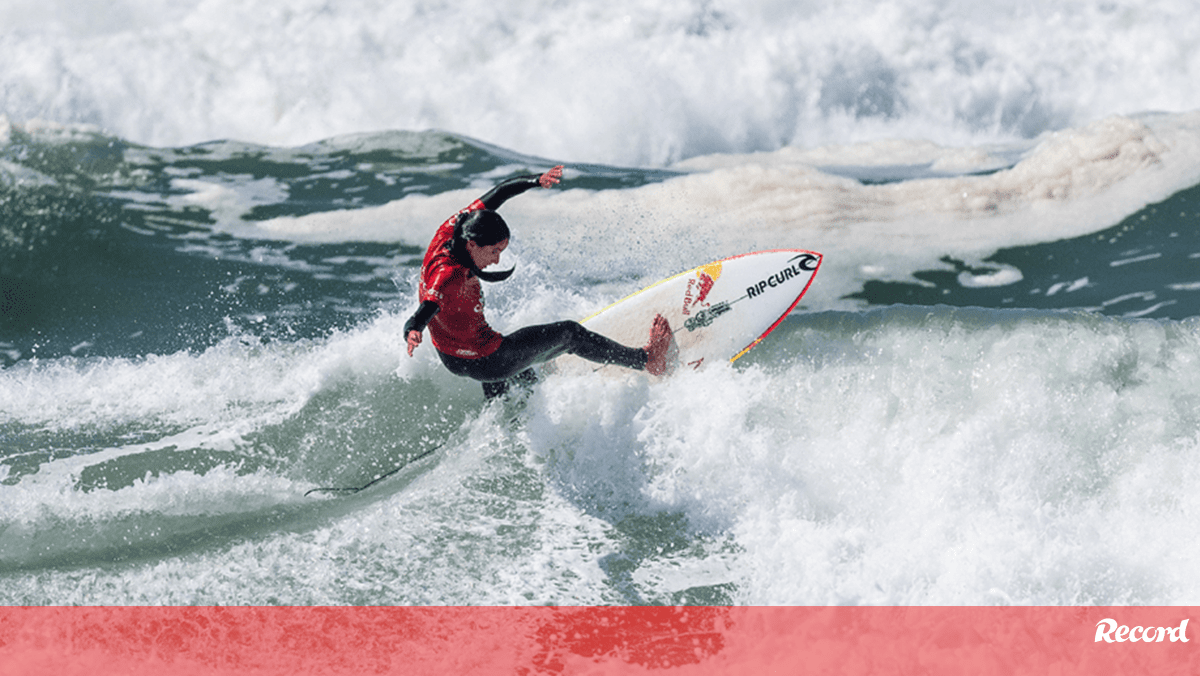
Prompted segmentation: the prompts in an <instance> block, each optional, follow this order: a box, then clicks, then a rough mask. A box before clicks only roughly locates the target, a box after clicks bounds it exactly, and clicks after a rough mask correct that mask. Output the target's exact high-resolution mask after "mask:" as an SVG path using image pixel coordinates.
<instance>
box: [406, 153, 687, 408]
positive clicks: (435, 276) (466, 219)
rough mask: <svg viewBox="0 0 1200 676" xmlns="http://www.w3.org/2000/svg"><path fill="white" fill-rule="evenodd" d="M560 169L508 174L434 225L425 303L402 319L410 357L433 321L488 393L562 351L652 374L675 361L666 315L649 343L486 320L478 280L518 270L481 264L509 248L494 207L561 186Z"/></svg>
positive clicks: (453, 366) (453, 367)
mask: <svg viewBox="0 0 1200 676" xmlns="http://www.w3.org/2000/svg"><path fill="white" fill-rule="evenodd" d="M562 169H563V168H562V166H557V167H554V168H553V169H551V170H549V171H547V172H546V173H544V174H540V175H538V174H533V175H530V176H518V177H516V178H511V179H508V180H507V181H504V182H503V183H501V184H499V185H497V186H496V187H494V188H492V189H491V190H489V191H488V192H487V194H485V195H484V196H483V197H480V198H479V199H477V200H475V201H474V202H472V203H471V204H470V205H468V206H467V207H466V208H465V209H462V210H461V211H459V212H458V213H457V214H455V215H454V216H451V217H450V218H449V219H447V220H446V222H444V223H442V225H441V226H440V227H439V228H438V229H437V232H435V233H434V235H433V240H432V241H431V242H430V243H429V248H428V250H426V252H425V258H424V260H423V262H422V263H421V283H420V287H419V289H418V294H419V299H420V305H419V306H418V307H417V310H416V312H415V313H413V316H412V317H411V318H409V320H408V321H407V322H406V323H405V325H404V336H405V341H406V342H407V344H408V356H410V357H411V356H413V350H415V349H416V348H417V346H419V345H420V344H421V342H422V335H423V333H424V331H425V329H426V328H428V329H429V337H430V339H431V341H432V342H433V347H434V349H436V350H437V353H438V357H439V358H440V359H441V360H442V364H444V365H445V366H446V368H447V369H448V370H449V371H450V372H451V373H453V374H455V375H458V376H464V377H467V378H473V379H475V380H478V381H480V382H481V383H483V393H484V396H486V397H487V398H489V399H491V398H493V397H496V396H499V395H501V394H503V393H505V392H506V391H507V390H508V381H509V380H510V379H515V380H517V381H519V382H523V383H532V382H535V381H536V380H537V376H536V375H535V374H534V372H533V369H532V367H533V366H534V365H536V364H541V363H544V362H547V361H550V360H551V359H554V358H555V357H558V356H559V355H562V354H573V355H576V356H578V357H581V358H583V359H587V360H589V361H592V362H596V363H598V364H615V365H618V366H624V367H625V368H630V369H634V370H639V371H640V370H645V371H647V372H649V373H650V374H652V375H664V374H666V373H668V372H669V371H670V370H671V368H673V366H674V362H675V357H676V355H677V354H678V348H677V347H676V345H675V338H674V335H673V334H672V331H671V327H670V325H669V324H668V322H667V320H666V319H665V318H664V317H663V316H662V315H658V316H656V317H655V318H654V321H653V323H652V324H651V327H650V336H649V341H648V342H647V344H646V346H645V347H628V346H625V345H622V344H620V343H617V342H615V341H613V340H610V339H608V338H605V337H604V336H601V335H600V334H598V333H594V332H592V331H589V330H587V329H586V328H584V327H583V325H582V324H580V323H579V322H575V321H569V320H567V321H560V322H554V323H551V324H539V325H536V326H527V327H525V328H522V329H518V330H517V331H514V332H512V333H510V334H508V335H501V334H499V333H497V332H496V331H495V330H493V329H492V327H491V326H489V325H488V323H487V319H486V318H485V317H484V315H483V308H484V303H483V286H482V284H481V283H480V281H481V280H482V281H485V282H499V281H503V280H505V279H508V278H509V276H511V275H512V273H513V269H509V270H503V271H499V272H486V271H485V270H484V268H487V267H488V266H491V265H494V264H495V263H498V262H499V261H500V254H501V253H502V252H503V251H504V250H505V249H506V248H507V247H508V240H509V236H510V233H509V229H508V224H507V223H505V222H504V219H503V218H501V217H500V214H498V213H496V210H497V209H499V208H500V206H501V205H502V204H504V203H505V202H507V201H508V200H509V199H510V198H512V197H515V196H517V195H520V194H521V193H523V192H525V191H526V190H529V189H531V188H535V187H538V186H541V187H542V188H550V187H552V186H554V185H556V184H557V183H558V182H559V181H560V180H561V179H562Z"/></svg>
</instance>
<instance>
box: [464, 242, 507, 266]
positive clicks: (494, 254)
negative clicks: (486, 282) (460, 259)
mask: <svg viewBox="0 0 1200 676" xmlns="http://www.w3.org/2000/svg"><path fill="white" fill-rule="evenodd" d="M507 248H508V240H507V239H502V240H500V241H499V242H496V243H495V244H491V245H488V246H479V245H478V244H476V243H475V242H472V241H471V240H467V253H468V254H470V255H471V260H472V261H474V262H475V267H477V268H479V269H480V270H482V269H484V268H486V267H487V266H489V265H495V264H496V263H499V262H500V254H501V253H503V252H504V250H505V249H507Z"/></svg>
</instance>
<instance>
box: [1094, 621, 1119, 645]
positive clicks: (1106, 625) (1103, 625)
mask: <svg viewBox="0 0 1200 676" xmlns="http://www.w3.org/2000/svg"><path fill="white" fill-rule="evenodd" d="M1116 628H1117V621H1116V620H1112V619H1109V618H1104V619H1103V620H1100V621H1099V622H1097V623H1096V640H1095V642H1096V643H1099V642H1100V641H1101V639H1103V640H1104V642H1105V643H1112V642H1113V639H1112V633H1113V631H1115V630H1116Z"/></svg>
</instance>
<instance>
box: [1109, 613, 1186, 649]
mask: <svg viewBox="0 0 1200 676" xmlns="http://www.w3.org/2000/svg"><path fill="white" fill-rule="evenodd" d="M1187 625H1188V620H1184V621H1183V622H1181V623H1180V624H1179V626H1178V627H1141V626H1138V627H1133V628H1132V629H1130V628H1129V627H1128V626H1126V625H1123V624H1120V625H1119V624H1117V621H1116V620H1114V619H1112V618H1109V617H1106V618H1104V619H1103V620H1100V621H1099V622H1097V623H1096V639H1095V641H1094V642H1095V643H1099V642H1100V641H1104V642H1105V643H1125V642H1127V641H1128V642H1129V643H1139V642H1140V643H1162V640H1163V638H1166V637H1170V638H1171V642H1172V643H1176V642H1180V643H1188V642H1189V639H1188V637H1187Z"/></svg>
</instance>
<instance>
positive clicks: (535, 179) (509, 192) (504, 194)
mask: <svg viewBox="0 0 1200 676" xmlns="http://www.w3.org/2000/svg"><path fill="white" fill-rule="evenodd" d="M562 172H563V168H562V165H559V166H557V167H554V168H553V169H551V170H550V171H547V172H546V173H544V174H530V175H529V176H517V177H515V178H510V179H508V180H507V181H504V182H503V183H501V184H500V185H498V186H496V187H495V188H492V189H491V190H489V191H488V192H487V194H486V195H484V196H483V197H481V198H479V200H480V201H481V202H483V206H484V208H485V209H490V210H492V211H495V210H496V209H499V208H500V205H501V204H504V203H505V202H507V201H508V200H509V199H511V198H513V197H516V196H517V195H520V194H521V193H523V192H525V191H526V190H529V189H530V188H536V187H538V186H541V187H543V188H550V187H553V186H554V185H555V184H557V183H558V182H559V181H560V180H562Z"/></svg>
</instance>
